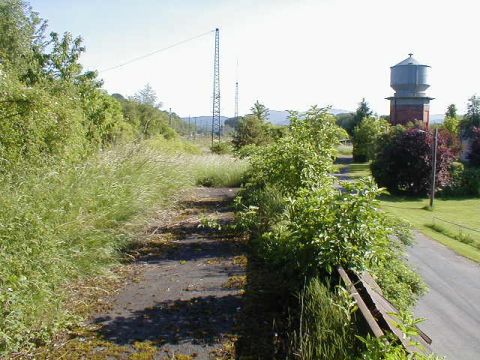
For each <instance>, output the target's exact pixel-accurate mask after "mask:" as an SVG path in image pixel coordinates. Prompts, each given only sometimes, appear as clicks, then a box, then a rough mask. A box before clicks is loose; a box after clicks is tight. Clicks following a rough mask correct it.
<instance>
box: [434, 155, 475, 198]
mask: <svg viewBox="0 0 480 360" xmlns="http://www.w3.org/2000/svg"><path fill="white" fill-rule="evenodd" d="M451 174H452V181H451V183H450V184H449V185H448V186H447V187H446V188H445V189H444V190H443V191H442V194H445V195H447V196H449V195H453V196H464V195H467V196H480V168H479V167H474V166H468V165H464V164H462V163H453V164H452V168H451Z"/></svg>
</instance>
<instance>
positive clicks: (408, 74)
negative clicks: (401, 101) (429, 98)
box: [390, 54, 430, 97]
mask: <svg viewBox="0 0 480 360" xmlns="http://www.w3.org/2000/svg"><path fill="white" fill-rule="evenodd" d="M408 55H409V57H408V58H406V59H405V60H403V61H402V62H400V63H398V64H397V65H395V66H392V67H391V68H390V86H391V87H392V88H393V89H394V90H395V96H396V97H399V96H400V97H422V96H425V91H426V90H427V89H428V88H429V87H430V84H429V82H428V78H429V73H430V66H428V65H424V64H420V63H419V62H418V61H417V60H415V59H414V58H413V57H412V55H413V54H408Z"/></svg>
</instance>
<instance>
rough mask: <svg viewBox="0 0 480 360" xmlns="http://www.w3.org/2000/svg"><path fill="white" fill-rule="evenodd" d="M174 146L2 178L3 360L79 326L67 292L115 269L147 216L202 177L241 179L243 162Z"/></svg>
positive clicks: (228, 182) (113, 153) (224, 182)
mask: <svg viewBox="0 0 480 360" xmlns="http://www.w3.org/2000/svg"><path fill="white" fill-rule="evenodd" d="M179 141H180V140H174V142H173V143H172V144H170V143H168V142H167V141H166V140H158V139H157V142H156V143H155V144H153V145H152V142H149V143H146V144H140V145H131V146H124V147H121V148H116V149H114V150H110V151H105V152H103V153H101V154H100V155H98V156H96V157H94V158H91V159H89V160H88V161H85V162H84V163H82V164H76V165H72V164H56V165H54V166H51V165H49V166H45V167H37V168H29V169H21V170H18V171H17V172H15V173H9V174H1V175H0V193H1V194H2V196H1V197H0V208H1V209H2V211H1V212H0V357H2V355H8V354H10V353H12V352H17V351H22V352H28V351H30V350H32V349H33V348H34V347H36V346H38V345H42V344H44V343H45V342H46V341H48V340H49V339H50V338H51V336H52V335H53V334H55V333H57V332H58V331H59V330H61V329H64V328H65V327H68V326H70V325H72V324H76V323H78V321H79V320H80V319H79V318H78V317H77V316H76V315H75V314H72V312H69V311H68V310H67V307H66V305H65V304H66V303H67V302H69V298H68V295H67V294H68V290H67V288H68V287H69V286H70V285H71V284H72V283H75V282H79V281H80V282H81V281H83V280H84V279H86V278H89V277H91V276H97V275H101V274H105V273H106V272H108V270H109V269H111V268H112V266H114V265H116V264H118V263H119V261H120V260H121V259H122V257H123V255H122V252H123V251H124V250H125V249H127V248H128V245H129V244H131V243H132V241H134V240H135V239H136V237H137V236H138V234H139V233H140V231H141V230H142V229H143V227H144V224H145V220H146V219H148V217H149V215H150V214H151V213H152V211H153V210H154V209H157V208H158V207H167V206H170V205H171V204H172V203H174V202H175V195H176V194H177V193H178V192H179V191H180V190H182V189H186V188H189V187H193V186H195V185H196V184H197V183H199V182H201V179H204V178H207V177H208V178H213V179H215V181H213V185H217V186H232V185H233V184H234V183H237V182H238V181H239V179H240V178H241V175H242V174H241V172H242V171H243V169H245V165H243V163H240V162H237V161H236V160H234V159H233V158H231V157H225V156H217V155H208V156H206V155H192V154H191V152H189V151H186V150H185V149H186V147H184V145H181V143H180V142H179ZM163 142H166V143H167V144H168V146H167V148H168V149H165V151H162V150H161V149H162V145H161V144H162V143H163ZM185 146H187V147H188V145H185ZM217 173H220V174H218V176H217Z"/></svg>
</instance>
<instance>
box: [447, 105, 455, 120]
mask: <svg viewBox="0 0 480 360" xmlns="http://www.w3.org/2000/svg"><path fill="white" fill-rule="evenodd" d="M445 117H446V118H456V117H457V107H456V106H455V104H450V105H448V108H447V112H446V113H445Z"/></svg>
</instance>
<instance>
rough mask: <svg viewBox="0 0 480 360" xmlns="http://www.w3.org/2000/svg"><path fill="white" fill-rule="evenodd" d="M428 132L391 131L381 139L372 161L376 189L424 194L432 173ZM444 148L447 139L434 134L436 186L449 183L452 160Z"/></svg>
mask: <svg viewBox="0 0 480 360" xmlns="http://www.w3.org/2000/svg"><path fill="white" fill-rule="evenodd" d="M432 147H433V133H432V131H424V130H421V129H416V128H412V129H407V130H402V129H401V128H395V130H394V131H393V132H392V133H391V134H390V135H387V136H385V138H384V139H383V143H382V146H381V148H380V150H379V152H378V153H377V155H376V156H375V159H374V161H373V162H372V165H371V169H372V175H373V176H374V178H375V180H376V181H377V183H378V184H379V185H380V186H383V187H386V188H387V189H388V190H389V191H391V192H406V193H411V194H426V193H428V191H429V189H430V184H431V171H432ZM455 155H456V154H455V153H454V151H453V150H452V149H451V148H450V147H449V146H448V136H446V135H445V133H443V132H441V131H440V132H439V134H438V148H437V168H436V173H437V176H436V187H437V188H443V187H445V186H446V185H448V184H449V182H450V181H451V176H450V168H451V165H452V162H453V161H454V160H455Z"/></svg>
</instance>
